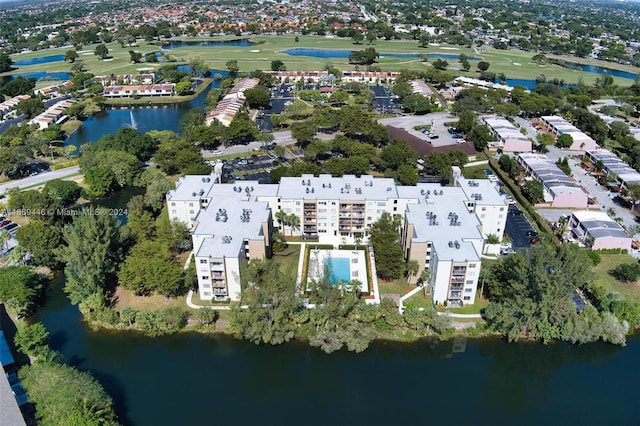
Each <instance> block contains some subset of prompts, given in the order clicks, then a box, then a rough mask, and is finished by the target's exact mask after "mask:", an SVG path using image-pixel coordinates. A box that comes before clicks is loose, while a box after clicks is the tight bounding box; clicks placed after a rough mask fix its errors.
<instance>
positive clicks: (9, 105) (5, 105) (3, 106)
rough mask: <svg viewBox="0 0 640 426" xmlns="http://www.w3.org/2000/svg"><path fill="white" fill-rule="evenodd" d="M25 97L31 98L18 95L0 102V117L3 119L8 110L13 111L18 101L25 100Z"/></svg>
mask: <svg viewBox="0 0 640 426" xmlns="http://www.w3.org/2000/svg"><path fill="white" fill-rule="evenodd" d="M27 99H31V96H29V95H18V96H14V97H13V98H11V99H7V100H6V101H4V102H2V103H0V119H3V118H4V117H5V116H6V115H8V114H9V113H10V112H12V111H14V110H15V109H16V107H17V106H18V104H19V103H20V102H22V101H26V100H27Z"/></svg>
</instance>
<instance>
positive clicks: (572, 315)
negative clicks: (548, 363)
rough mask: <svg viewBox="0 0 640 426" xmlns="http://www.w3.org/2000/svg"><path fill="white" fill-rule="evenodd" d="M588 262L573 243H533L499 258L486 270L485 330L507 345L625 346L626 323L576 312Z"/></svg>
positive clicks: (585, 284)
mask: <svg viewBox="0 0 640 426" xmlns="http://www.w3.org/2000/svg"><path fill="white" fill-rule="evenodd" d="M585 265H592V263H591V260H590V258H589V257H588V256H587V254H586V253H585V252H584V251H582V250H581V249H580V248H578V247H577V246H575V245H573V244H566V245H561V246H558V247H555V246H553V245H551V244H537V245H535V246H533V247H532V248H531V249H529V250H522V251H517V252H516V253H514V254H512V255H509V256H506V257H503V258H501V260H500V261H499V262H498V263H497V264H496V265H494V266H493V267H492V268H491V271H490V277H491V278H490V283H489V286H488V288H489V294H490V300H491V303H490V304H489V306H488V307H487V309H486V318H487V321H488V322H489V326H490V327H491V328H492V329H494V330H496V331H499V332H501V333H503V334H504V335H505V336H506V337H507V338H508V339H509V340H510V341H516V340H518V339H520V338H532V339H538V340H541V341H543V342H545V343H547V342H550V341H552V340H567V341H571V342H574V343H587V342H592V341H596V340H600V339H602V340H604V341H608V342H611V343H615V344H622V345H624V344H625V340H626V336H625V335H626V333H627V331H628V329H629V324H628V323H626V322H622V321H621V320H619V319H618V318H616V316H615V315H613V314H612V313H610V312H608V311H601V312H599V311H598V310H597V309H596V308H595V307H593V306H587V307H586V308H585V309H583V310H582V311H581V312H579V313H578V312H576V305H575V303H574V302H573V301H572V294H573V292H574V291H575V290H576V289H578V288H588V286H589V284H590V282H591V279H592V275H591V272H590V268H588V267H585Z"/></svg>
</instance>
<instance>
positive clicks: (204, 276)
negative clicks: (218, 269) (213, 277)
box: [201, 275, 209, 280]
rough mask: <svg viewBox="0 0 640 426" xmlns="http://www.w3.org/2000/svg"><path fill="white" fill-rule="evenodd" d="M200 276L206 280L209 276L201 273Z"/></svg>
mask: <svg viewBox="0 0 640 426" xmlns="http://www.w3.org/2000/svg"><path fill="white" fill-rule="evenodd" d="M201 278H202V279H203V280H208V279H209V277H208V276H206V275H202V276H201Z"/></svg>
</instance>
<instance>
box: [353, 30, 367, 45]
mask: <svg viewBox="0 0 640 426" xmlns="http://www.w3.org/2000/svg"><path fill="white" fill-rule="evenodd" d="M351 39H352V40H353V44H360V43H361V42H362V40H364V36H363V35H362V32H361V31H356V32H354V33H353V35H352V36H351Z"/></svg>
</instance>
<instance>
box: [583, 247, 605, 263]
mask: <svg viewBox="0 0 640 426" xmlns="http://www.w3.org/2000/svg"><path fill="white" fill-rule="evenodd" d="M586 253H587V256H588V257H589V260H590V261H591V264H592V265H593V266H597V265H599V264H600V262H602V256H600V253H598V252H597V251H593V250H587V251H586Z"/></svg>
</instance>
